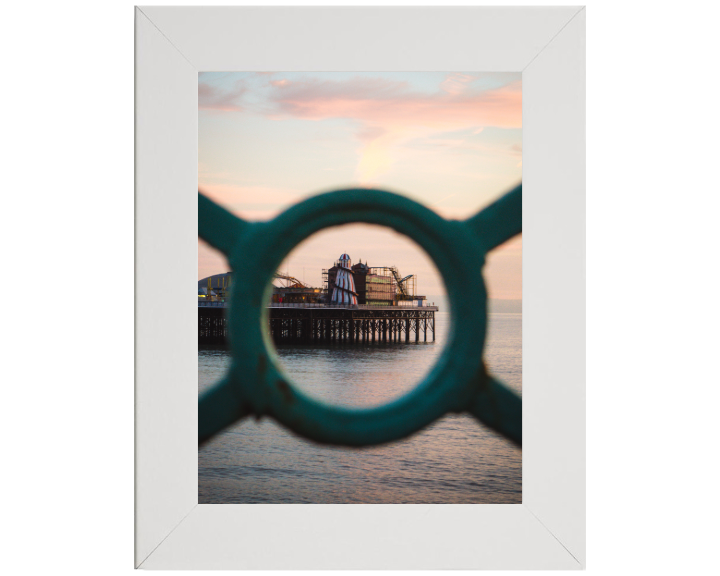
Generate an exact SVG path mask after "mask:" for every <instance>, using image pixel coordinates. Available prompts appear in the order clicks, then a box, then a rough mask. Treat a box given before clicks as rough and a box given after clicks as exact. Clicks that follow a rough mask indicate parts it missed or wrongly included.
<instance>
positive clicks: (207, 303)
mask: <svg viewBox="0 0 720 576" xmlns="http://www.w3.org/2000/svg"><path fill="white" fill-rule="evenodd" d="M198 306H199V307H200V308H225V307H226V306H227V302H225V301H224V300H200V299H198ZM267 307H268V308H321V309H326V308H332V309H342V310H427V311H428V312H437V311H438V307H437V306H435V305H434V304H429V305H427V306H374V305H372V304H355V305H351V304H317V303H315V302H270V303H268V305H267Z"/></svg>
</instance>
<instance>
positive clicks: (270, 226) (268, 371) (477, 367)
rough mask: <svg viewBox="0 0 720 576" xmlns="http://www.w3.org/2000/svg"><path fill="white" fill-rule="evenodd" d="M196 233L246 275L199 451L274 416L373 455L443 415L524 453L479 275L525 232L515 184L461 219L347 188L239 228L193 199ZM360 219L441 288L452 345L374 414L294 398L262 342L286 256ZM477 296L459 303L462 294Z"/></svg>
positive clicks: (203, 406)
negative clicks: (394, 236)
mask: <svg viewBox="0 0 720 576" xmlns="http://www.w3.org/2000/svg"><path fill="white" fill-rule="evenodd" d="M198 202H199V205H198V208H199V211H198V232H199V236H200V237H201V238H202V239H204V240H205V241H207V242H208V243H209V244H211V245H212V246H214V247H215V248H218V249H219V250H220V251H222V252H223V253H224V254H225V255H226V256H227V258H228V262H229V263H230V266H231V267H232V269H233V270H244V271H246V272H245V275H244V277H243V278H242V280H241V281H237V282H235V283H234V284H233V286H232V293H231V297H230V302H229V305H228V308H227V309H226V313H227V321H228V332H229V340H230V346H231V350H232V358H233V360H232V363H231V367H230V370H229V372H228V374H227V375H226V376H225V378H224V379H223V380H222V381H220V382H218V383H217V384H215V385H214V386H213V387H212V388H211V389H210V390H209V391H208V392H206V393H204V394H203V395H201V396H200V398H199V404H198V416H199V426H198V441H199V442H200V443H202V442H204V441H205V440H207V439H209V438H210V437H212V436H213V435H214V434H216V433H217V432H219V431H220V430H222V429H223V428H225V427H226V426H229V425H230V424H232V423H234V422H236V421H238V420H240V419H242V418H244V417H246V416H250V415H254V416H256V417H261V416H270V417H272V418H274V419H275V420H277V421H278V422H280V423H281V424H283V425H284V426H286V427H287V428H289V429H290V430H292V431H293V432H295V433H297V434H299V435H301V436H304V437H305V438H309V439H310V440H314V441H316V442H320V443H324V444H335V445H341V446H370V445H374V444H382V443H385V442H391V441H393V440H399V439H401V438H404V437H406V436H409V435H410V434H412V433H414V432H416V431H418V430H420V429H421V428H423V427H425V426H427V425H428V424H431V423H432V422H434V421H435V420H437V419H438V418H440V417H442V416H443V415H444V414H446V413H448V412H469V413H470V414H473V415H474V416H475V417H476V418H478V420H480V421H481V422H483V423H484V424H486V425H487V426H489V427H491V428H493V429H495V430H497V431H498V432H500V433H501V434H504V435H505V436H506V437H507V438H509V439H510V440H512V441H513V442H515V443H517V444H518V445H522V400H521V399H520V397H519V396H518V395H517V394H516V393H514V392H513V391H511V390H510V389H508V388H507V387H506V386H504V385H503V384H502V383H501V382H499V381H498V380H496V379H495V378H493V377H492V376H491V375H489V374H488V373H487V371H486V370H485V365H484V363H483V360H482V352H483V347H484V344H485V334H486V329H487V293H486V290H485V283H484V281H483V277H482V268H483V265H484V263H485V256H486V254H487V252H488V251H490V250H492V249H493V248H495V247H496V246H499V245H500V244H502V243H503V242H505V241H506V240H509V239H510V238H512V237H513V236H515V235H517V234H519V233H520V232H521V230H522V184H520V185H519V186H517V187H516V188H515V189H513V190H511V191H510V192H508V193H507V194H506V195H505V196H503V197H501V198H500V199H499V200H497V201H496V202H494V203H493V204H492V205H490V206H488V207H487V208H485V209H484V210H482V211H480V212H479V213H478V214H476V215H475V216H473V217H472V218H470V219H468V220H465V221H456V220H445V219H444V218H442V217H440V216H439V215H437V214H436V213H435V212H433V211H432V210H429V209H428V208H426V207H424V206H422V205H421V204H418V203H417V202H414V201H412V200H410V199H408V198H405V197H403V196H399V195H397V194H392V193H390V192H384V191H382V190H368V189H353V190H339V191H336V192H329V193H326V194H319V195H317V196H314V197H312V198H309V199H307V200H305V201H303V202H300V203H299V204H296V205H295V206H293V207H292V208H289V209H288V210H286V211H285V212H283V213H282V214H280V215H279V216H277V217H276V218H274V219H273V220H270V221H268V222H246V221H243V220H241V219H240V218H237V217H236V216H234V215H232V214H230V213H229V212H228V211H227V210H225V209H224V208H222V207H220V206H218V205H217V204H214V203H213V202H212V201H210V200H209V199H208V198H206V197H205V196H203V195H202V194H199V200H198ZM352 222H365V223H368V224H379V225H382V226H388V227H390V228H393V229H395V230H397V231H398V232H400V233H402V234H405V235H406V236H408V237H410V238H412V239H413V240H415V242H417V243H418V244H419V245H420V246H422V247H423V248H424V249H425V251H426V252H427V253H428V254H429V255H430V257H431V258H432V259H433V261H434V262H435V265H436V266H437V267H438V269H439V271H440V273H441V274H442V276H443V279H444V281H445V286H446V288H447V291H448V296H449V300H450V311H451V314H452V324H451V327H450V334H449V342H448V345H447V346H446V348H445V350H444V352H443V354H442V356H441V357H440V360H439V361H438V362H437V364H436V365H435V366H434V368H433V370H432V371H431V372H430V374H428V375H427V377H426V378H425V379H424V380H423V381H422V382H421V383H420V384H419V385H418V386H417V387H416V388H415V389H414V390H412V391H411V392H410V393H408V394H407V395H406V396H403V397H401V398H399V399H397V400H395V401H394V402H391V403H389V404H386V405H384V406H380V407H377V408H366V409H356V408H344V407H337V406H330V405H327V404H324V403H322V402H319V401H318V400H315V399H313V398H310V397H309V396H307V395H305V394H303V393H302V392H300V391H299V390H297V389H295V388H294V387H293V385H292V383H291V380H290V378H289V376H288V375H287V374H285V373H284V372H283V370H282V369H281V367H280V365H279V362H278V361H277V357H276V355H275V353H274V348H273V346H272V343H271V340H270V336H269V334H268V328H267V326H268V311H267V308H266V306H265V303H266V302H267V301H268V300H269V298H270V294H271V290H272V288H271V281H272V279H273V277H274V274H275V272H276V270H277V269H278V267H279V265H280V263H281V262H282V261H283V259H284V258H285V256H287V254H289V252H290V251H291V250H292V249H293V248H294V247H295V246H296V245H297V244H299V243H300V242H301V241H302V240H304V239H305V238H307V237H308V236H310V235H312V234H314V233H315V232H317V231H319V230H322V229H324V228H327V227H329V226H337V225H340V224H348V223H352ZM469 286H474V287H477V291H476V293H475V294H474V297H475V299H474V301H473V303H472V306H466V304H467V301H468V287H469Z"/></svg>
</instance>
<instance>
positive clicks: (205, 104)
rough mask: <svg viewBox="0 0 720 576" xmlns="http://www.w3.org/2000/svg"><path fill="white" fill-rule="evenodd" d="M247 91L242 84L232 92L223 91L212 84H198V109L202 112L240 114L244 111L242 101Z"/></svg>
mask: <svg viewBox="0 0 720 576" xmlns="http://www.w3.org/2000/svg"><path fill="white" fill-rule="evenodd" d="M245 91H246V89H245V88H244V87H243V85H242V84H241V83H238V84H236V86H235V87H234V88H232V89H230V90H221V89H220V88H218V87H216V86H211V85H210V84H203V83H201V82H199V83H198V108H199V109H200V110H221V111H223V112H238V111H242V110H243V106H242V105H241V104H240V99H241V98H242V95H243V94H244V93H245Z"/></svg>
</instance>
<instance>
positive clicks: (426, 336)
mask: <svg viewBox="0 0 720 576" xmlns="http://www.w3.org/2000/svg"><path fill="white" fill-rule="evenodd" d="M425 342H427V316H426V317H425Z"/></svg>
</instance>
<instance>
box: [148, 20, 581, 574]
mask: <svg viewBox="0 0 720 576" xmlns="http://www.w3.org/2000/svg"><path fill="white" fill-rule="evenodd" d="M135 30H136V39H135V48H136V76H135V79H136V86H135V87H136V295H135V298H136V323H135V325H136V382H135V386H136V389H135V397H136V468H135V472H136V516H135V517H136V537H135V565H136V567H139V568H143V569H346V568H353V569H582V568H584V567H585V10H584V8H583V7H547V8H481V7H455V8H440V7H437V8H433V7H411V8H405V7H397V8H394V7H384V8H369V7H363V8H357V7H313V8H292V7H291V8H288V7H268V8H257V7H235V8H233V7H215V8H197V7H141V8H137V9H136V17H135ZM368 30H372V34H368V33H367V31H368ZM218 70H228V71H252V70H255V71H269V70H279V71H290V70H303V71H331V70H343V71H351V70H358V71H361V70H362V71H380V70H394V71H409V70H436V71H437V70H440V71H455V70H477V71H522V76H523V502H522V504H518V505H488V504H477V505H304V506H300V505H257V504H255V505H229V504H225V505H199V504H198V501H197V500H198V497H197V494H198V484H197V463H198V460H197V339H196V326H197V324H196V323H197V312H196V294H195V286H196V282H197V278H196V270H197V258H196V256H197V195H196V194H197V181H198V178H197V142H198V134H197V74H198V72H200V71H218ZM498 192H499V193H500V192H501V191H498ZM158 282H162V283H163V285H165V286H170V285H171V286H174V287H186V288H185V289H183V288H180V289H177V290H165V291H164V295H163V298H162V299H158V298H157V297H156V296H155V295H154V291H153V290H146V289H145V287H150V286H152V285H155V284H157V283H158Z"/></svg>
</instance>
